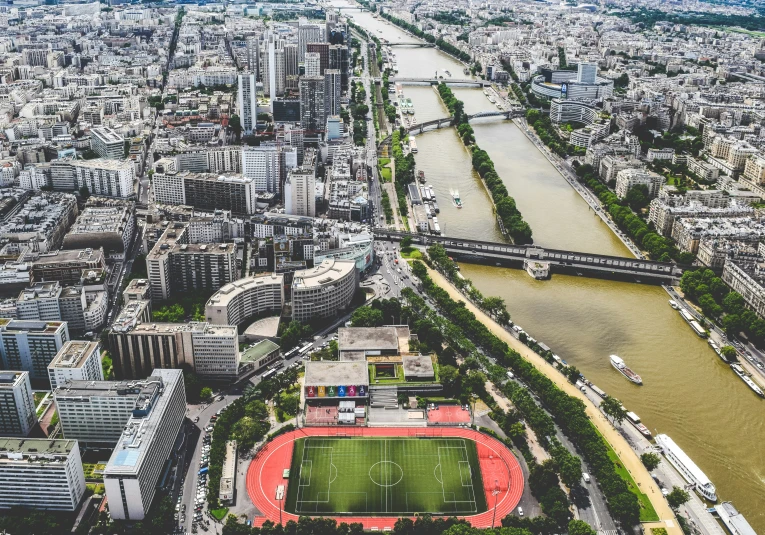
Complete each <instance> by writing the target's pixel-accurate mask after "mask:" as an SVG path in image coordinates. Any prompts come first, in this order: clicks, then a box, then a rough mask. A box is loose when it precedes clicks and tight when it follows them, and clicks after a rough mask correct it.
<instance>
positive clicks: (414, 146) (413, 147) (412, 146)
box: [409, 138, 417, 154]
mask: <svg viewBox="0 0 765 535" xmlns="http://www.w3.org/2000/svg"><path fill="white" fill-rule="evenodd" d="M409 151H410V152H412V153H415V154H416V153H417V142H416V141H415V140H414V138H410V139H409Z"/></svg>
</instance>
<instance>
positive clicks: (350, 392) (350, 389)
mask: <svg viewBox="0 0 765 535" xmlns="http://www.w3.org/2000/svg"><path fill="white" fill-rule="evenodd" d="M348 395H349V396H350V397H352V398H355V397H356V387H355V386H349V387H348Z"/></svg>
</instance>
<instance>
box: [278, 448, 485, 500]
mask: <svg viewBox="0 0 765 535" xmlns="http://www.w3.org/2000/svg"><path fill="white" fill-rule="evenodd" d="M285 510H286V511H289V512H291V513H295V514H299V515H300V514H303V515H311V514H327V513H335V514H344V513H347V514H364V515H366V514H375V515H403V514H415V513H434V514H435V513H445V514H464V515H468V514H475V513H481V512H484V511H486V497H485V495H484V492H483V482H482V480H481V471H480V468H479V465H478V455H477V454H476V447H475V443H474V442H473V441H471V440H466V439H462V438H397V437H384V438H383V437H380V438H359V437H353V438H323V437H315V438H304V439H300V440H297V441H296V442H295V449H294V452H293V454H292V466H291V469H290V484H289V486H288V490H287V500H286V503H285Z"/></svg>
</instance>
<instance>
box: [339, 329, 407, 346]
mask: <svg viewBox="0 0 765 535" xmlns="http://www.w3.org/2000/svg"><path fill="white" fill-rule="evenodd" d="M396 329H397V328H396V327H340V328H339V329H338V330H337V345H338V347H339V349H340V351H341V352H345V351H398V348H399V344H398V332H397V330H396Z"/></svg>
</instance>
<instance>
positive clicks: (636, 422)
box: [627, 412, 652, 439]
mask: <svg viewBox="0 0 765 535" xmlns="http://www.w3.org/2000/svg"><path fill="white" fill-rule="evenodd" d="M627 420H629V422H630V423H631V424H632V425H633V426H634V427H635V429H637V430H638V431H640V434H641V435H643V436H644V437H646V438H648V439H650V438H651V436H652V435H651V432H650V431H649V430H648V428H647V427H646V426H645V425H644V424H642V423H641V422H640V417H639V416H638V415H637V414H635V413H634V412H628V413H627Z"/></svg>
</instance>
